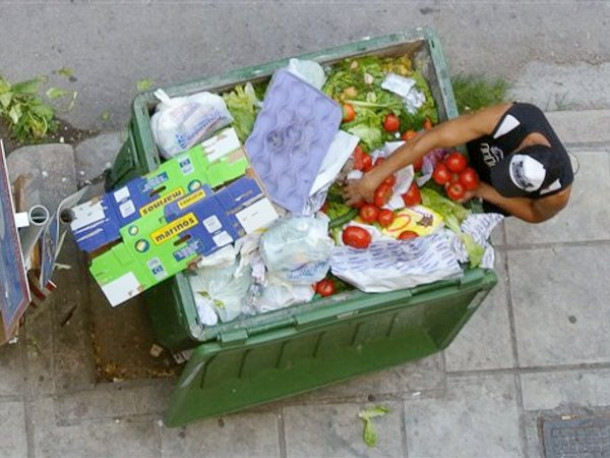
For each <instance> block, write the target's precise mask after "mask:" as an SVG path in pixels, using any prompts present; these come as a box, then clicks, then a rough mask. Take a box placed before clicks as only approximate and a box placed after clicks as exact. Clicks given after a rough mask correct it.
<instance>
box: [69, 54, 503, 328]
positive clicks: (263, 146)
mask: <svg viewBox="0 0 610 458" xmlns="http://www.w3.org/2000/svg"><path fill="white" fill-rule="evenodd" d="M156 95H157V97H158V98H159V101H160V103H159V104H158V106H157V109H156V112H155V114H154V115H153V116H152V120H151V125H152V131H153V134H154V138H155V141H156V143H157V146H158V147H159V149H160V152H161V155H162V156H163V157H164V158H165V159H166V161H165V162H163V163H162V164H161V166H160V168H159V169H158V170H155V171H153V172H151V173H150V174H148V175H146V176H144V177H140V178H138V179H136V180H132V181H131V182H129V183H127V184H126V185H125V186H123V187H122V188H120V189H118V190H115V191H113V192H111V193H107V194H106V195H104V196H102V197H101V198H99V199H96V200H94V201H91V202H88V203H86V204H83V205H81V206H79V207H77V208H75V209H74V215H75V219H74V222H73V223H72V230H73V233H74V235H75V238H76V241H77V243H78V244H79V246H80V248H81V249H83V250H84V251H87V252H89V253H91V254H92V256H93V259H92V264H91V272H92V274H93V276H94V277H95V278H96V280H97V281H98V283H99V284H100V286H101V287H102V290H103V291H104V293H105V294H106V296H107V297H108V299H109V301H110V302H111V304H112V305H116V304H118V303H121V302H123V301H124V300H127V299H129V298H130V297H133V296H135V295H137V294H139V293H140V292H142V291H144V290H145V289H147V288H149V287H151V286H153V285H154V284H156V283H158V282H159V281H162V280H164V279H166V278H168V277H169V276H171V275H174V274H176V273H178V272H181V271H186V272H187V275H188V278H189V282H190V285H191V288H192V290H193V295H194V298H195V303H196V306H197V312H198V315H199V318H200V320H201V322H202V323H203V324H205V325H209V326H211V325H215V324H216V323H217V322H218V321H221V322H229V321H232V320H234V319H235V318H237V317H238V316H242V315H255V314H260V313H265V312H269V311H272V310H277V309H280V308H284V307H288V306H291V305H294V304H299V303H304V302H309V301H311V300H313V299H315V298H318V297H320V296H331V295H333V294H336V293H339V292H342V291H345V290H349V289H355V288H357V289H360V290H361V291H364V292H367V293H375V292H385V291H391V290H396V289H402V288H410V287H414V286H417V285H421V284H426V283H431V282H435V281H438V280H442V279H449V278H456V277H459V276H461V275H463V270H464V269H465V268H468V267H479V266H480V267H484V268H491V267H493V262H494V259H493V258H494V254H493V249H492V247H491V245H490V244H489V242H488V239H489V237H490V234H491V231H492V230H493V228H494V227H495V226H496V225H497V224H498V223H499V221H500V220H501V219H502V216H501V215H497V214H480V213H474V212H472V211H471V210H469V209H467V208H465V207H464V206H463V205H461V204H460V203H458V202H457V200H459V199H460V197H461V196H460V195H459V191H460V189H461V190H462V191H463V188H464V187H466V188H468V187H469V186H476V174H475V175H474V176H473V175H472V173H473V171H472V169H470V168H468V167H467V164H466V162H467V161H466V158H465V156H463V155H462V154H460V153H459V152H457V151H444V150H436V151H431V152H429V153H428V154H427V155H426V156H425V157H424V158H423V160H421V161H419V163H417V164H413V165H409V166H407V167H405V168H403V169H402V170H399V171H398V172H397V173H396V174H395V175H394V176H391V177H388V178H387V179H386V180H385V181H384V183H382V185H380V186H379V188H378V189H377V190H376V192H375V200H374V202H372V203H368V204H367V203H364V202H362V203H359V204H358V205H356V207H357V208H353V207H349V206H347V205H346V204H345V203H344V200H343V196H342V186H343V185H344V183H345V182H346V180H349V179H357V178H359V177H361V176H362V174H363V173H365V172H366V171H368V170H370V169H371V168H372V167H375V166H376V165H378V164H379V163H380V162H381V161H383V160H384V158H386V157H387V156H389V155H390V154H391V153H392V152H393V151H395V150H396V149H397V148H399V147H400V146H401V145H402V144H404V142H405V141H409V140H411V139H412V138H414V137H416V136H417V135H419V133H420V132H421V131H422V130H425V129H430V128H432V126H433V125H434V124H436V123H437V122H438V115H437V108H436V104H435V101H434V99H433V97H432V94H431V91H430V89H429V86H428V84H427V82H426V80H425V79H424V77H423V76H422V74H421V73H420V72H419V71H418V70H416V69H414V68H412V65H411V61H410V60H409V58H408V57H406V56H403V57H398V58H390V57H373V56H366V57H360V58H353V59H345V60H343V61H341V62H338V63H335V64H333V65H331V66H328V67H322V66H321V65H319V64H318V63H316V62H312V61H304V60H298V59H291V60H290V63H289V65H288V66H287V67H285V68H282V69H279V70H277V71H276V72H275V73H274V74H273V75H272V77H271V78H270V79H269V80H268V81H265V82H259V83H255V84H252V83H245V84H243V85H239V86H237V87H234V88H232V89H231V90H229V91H226V92H225V93H223V94H211V93H207V92H204V93H199V94H194V95H192V96H189V97H179V98H174V99H172V98H170V97H168V96H167V95H166V94H165V93H164V92H163V91H162V90H159V91H157V92H156ZM455 182H457V183H460V184H459V185H458V186H454V187H453V188H455V189H453V188H452V183H455ZM445 183H446V185H445ZM456 193H457V194H456Z"/></svg>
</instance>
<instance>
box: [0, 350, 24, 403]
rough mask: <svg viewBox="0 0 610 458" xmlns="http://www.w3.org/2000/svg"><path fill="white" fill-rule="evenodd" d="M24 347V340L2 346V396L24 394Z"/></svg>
mask: <svg viewBox="0 0 610 458" xmlns="http://www.w3.org/2000/svg"><path fill="white" fill-rule="evenodd" d="M23 347H24V344H23V342H21V341H19V342H18V343H16V344H5V345H3V346H2V348H0V396H15V395H22V394H24V393H23V387H24V381H25V371H24V368H23V358H22V354H23V353H22V350H23Z"/></svg>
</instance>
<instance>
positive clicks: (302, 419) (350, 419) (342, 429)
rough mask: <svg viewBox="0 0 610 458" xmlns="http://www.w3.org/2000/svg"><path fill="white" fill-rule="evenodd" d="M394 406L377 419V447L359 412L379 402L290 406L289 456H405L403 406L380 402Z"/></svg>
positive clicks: (286, 413)
mask: <svg viewBox="0 0 610 458" xmlns="http://www.w3.org/2000/svg"><path fill="white" fill-rule="evenodd" d="M379 404H380V405H384V406H387V407H389V408H390V412H389V413H387V414H386V415H384V416H383V417H379V418H375V419H373V423H374V426H375V429H376V430H377V433H378V442H377V445H376V446H375V447H369V446H367V445H366V444H365V443H364V441H363V439H362V433H363V422H362V420H361V419H360V418H358V413H359V412H360V411H362V410H364V409H366V408H368V407H372V406H374V405H378V404H353V403H352V404H334V405H318V406H314V405H306V406H295V407H286V408H285V409H284V431H285V437H286V456H287V457H301V456H302V457H314V456H315V457H322V456H333V457H341V456H349V457H351V456H363V457H366V456H370V457H376V456H393V457H395V456H404V450H403V440H402V432H401V430H402V421H401V415H402V406H401V404H400V403H397V402H394V403H392V402H389V403H385V402H384V403H379Z"/></svg>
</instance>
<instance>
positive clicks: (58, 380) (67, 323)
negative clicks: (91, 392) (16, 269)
mask: <svg viewBox="0 0 610 458" xmlns="http://www.w3.org/2000/svg"><path fill="white" fill-rule="evenodd" d="M58 262H60V263H64V264H68V265H70V266H71V269H69V270H59V271H56V272H55V274H54V276H53V280H54V281H55V282H56V284H57V288H58V289H57V290H56V291H55V293H54V294H52V295H51V296H49V298H48V299H47V300H46V301H45V302H48V304H46V305H47V306H49V307H50V308H51V310H52V311H53V315H52V320H53V327H52V329H53V352H54V359H55V366H54V377H55V384H56V389H57V390H58V391H70V390H75V389H88V388H91V387H92V386H93V383H94V382H95V363H94V354H93V345H92V342H91V326H90V320H89V311H88V303H89V294H88V289H87V284H88V283H87V278H86V275H88V272H87V269H86V267H85V266H84V263H83V258H82V253H80V252H79V251H78V249H77V248H76V245H75V243H74V240H73V239H72V237H70V235H68V236H67V237H66V241H65V243H64V246H63V248H62V250H61V253H60V255H59V259H58ZM71 285H81V286H80V287H79V288H72V287H71Z"/></svg>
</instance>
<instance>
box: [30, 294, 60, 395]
mask: <svg viewBox="0 0 610 458" xmlns="http://www.w3.org/2000/svg"><path fill="white" fill-rule="evenodd" d="M49 300H50V299H49ZM41 308H42V310H39V311H38V310H37V311H35V312H34V310H32V309H31V308H30V309H29V310H28V311H27V312H26V315H25V318H26V320H25V330H26V339H25V349H26V359H27V387H28V392H29V393H30V394H31V395H33V396H37V395H43V394H53V393H55V377H54V371H55V353H54V351H53V317H52V310H51V309H50V307H49V302H47V301H45V302H43V304H42V306H41ZM33 312H34V313H35V319H30V317H31V314H32V313H33Z"/></svg>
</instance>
